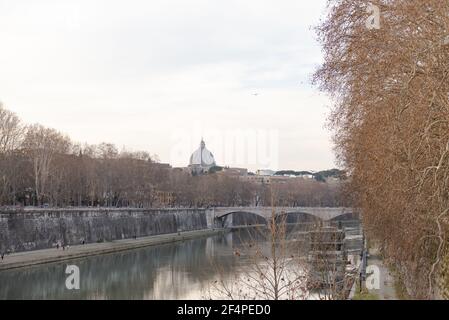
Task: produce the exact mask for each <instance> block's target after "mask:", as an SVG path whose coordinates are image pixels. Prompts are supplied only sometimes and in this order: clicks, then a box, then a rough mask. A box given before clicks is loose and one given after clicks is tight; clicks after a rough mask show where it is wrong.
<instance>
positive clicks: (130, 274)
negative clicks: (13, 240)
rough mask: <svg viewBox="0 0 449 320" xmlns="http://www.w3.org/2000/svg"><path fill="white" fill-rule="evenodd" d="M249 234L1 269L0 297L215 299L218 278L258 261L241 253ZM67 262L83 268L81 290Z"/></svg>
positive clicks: (2, 298)
mask: <svg viewBox="0 0 449 320" xmlns="http://www.w3.org/2000/svg"><path fill="white" fill-rule="evenodd" d="M249 235H250V236H251V239H252V241H253V240H254V235H253V234H252V233H250V232H248V231H239V232H233V233H228V234H224V235H216V236H211V237H208V238H197V239H193V240H188V241H185V242H178V243H173V244H167V245H159V246H153V247H147V248H143V249H136V250H130V251H125V252H119V253H114V254H107V255H100V256H93V257H87V258H84V259H80V260H73V261H66V262H62V263H53V264H46V265H40V266H34V267H28V268H21V269H15V270H7V271H2V272H0V300H4V299H13V300H14V299H33V300H41V299H138V300H142V299H163V300H166V299H210V298H212V297H211V294H210V292H211V289H212V291H213V289H214V287H216V286H215V285H214V283H215V281H217V279H223V278H231V277H234V276H236V275H238V274H239V273H242V270H246V269H247V268H248V267H250V264H252V263H253V261H252V259H251V257H249V256H248V257H245V256H244V255H243V256H242V255H239V254H236V252H242V246H243V243H247V242H248V241H247V240H245V239H247V238H248V237H249ZM257 241H258V242H261V241H262V240H257ZM262 242H264V241H262ZM68 265H76V266H78V268H79V270H80V289H79V290H68V289H67V288H66V284H65V282H66V278H67V277H68V275H67V274H66V268H67V266H68Z"/></svg>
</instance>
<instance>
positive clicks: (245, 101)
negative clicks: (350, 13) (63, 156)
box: [0, 0, 335, 170]
mask: <svg viewBox="0 0 449 320" xmlns="http://www.w3.org/2000/svg"><path fill="white" fill-rule="evenodd" d="M325 2H326V1H325V0H314V1H303V0H301V1H299V0H282V1H279V0H226V1H218V0H190V1H186V0H160V1H157V0H151V1H148V0H147V1H140V0H127V1H115V0H112V1H111V0H79V1H76V2H75V1H71V0H54V1H50V0H41V1H33V0H0V101H1V102H3V104H4V106H5V107H6V108H7V109H9V110H12V111H14V112H15V113H17V114H18V115H19V116H20V117H21V118H22V119H23V121H24V122H26V123H41V124H43V125H45V126H48V127H52V128H55V129H57V130H59V131H61V132H63V133H65V134H67V135H69V136H70V137H71V138H72V139H73V140H74V141H77V142H80V143H89V144H97V143H101V142H111V143H114V144H116V145H117V146H118V147H119V148H120V149H121V148H124V147H126V149H127V150H134V151H137V150H146V151H148V152H150V153H151V154H157V155H158V157H159V159H160V161H161V162H168V163H170V164H172V165H173V166H186V165H187V164H188V160H189V157H190V154H191V153H192V152H193V151H194V149H196V148H198V146H199V144H200V141H201V138H204V140H205V142H206V147H207V148H208V149H209V150H211V151H212V152H213V154H214V155H215V159H216V162H217V164H219V165H224V166H232V167H247V168H249V169H251V170H256V169H273V170H281V169H294V170H321V169H328V168H332V167H334V166H335V163H334V162H335V159H334V155H333V150H332V143H331V133H330V132H329V131H328V130H327V129H326V128H325V122H326V119H327V116H328V114H329V108H330V105H331V101H330V99H329V98H328V97H326V96H325V95H324V94H322V93H320V92H319V91H318V90H317V88H315V87H313V86H312V85H311V84H310V78H311V75H312V73H313V72H314V70H316V68H317V67H318V66H319V65H320V63H321V62H322V52H321V49H320V46H319V44H318V42H317V41H316V36H315V33H314V31H313V27H314V26H316V25H318V24H319V22H320V20H322V19H323V18H324V17H325V9H326V3H325Z"/></svg>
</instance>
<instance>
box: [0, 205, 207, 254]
mask: <svg viewBox="0 0 449 320" xmlns="http://www.w3.org/2000/svg"><path fill="white" fill-rule="evenodd" d="M209 215H210V213H209V211H207V210H205V209H35V210H24V211H0V252H6V251H7V250H11V251H12V252H20V251H28V250H39V249H46V248H52V247H54V246H55V245H56V243H58V242H59V243H61V244H62V243H65V244H67V245H77V244H80V243H82V242H83V241H85V243H96V242H105V241H113V240H120V239H129V238H133V237H144V236H152V235H160V234H167V233H176V232H179V231H193V230H202V229H208V228H212V221H213V217H210V216H209Z"/></svg>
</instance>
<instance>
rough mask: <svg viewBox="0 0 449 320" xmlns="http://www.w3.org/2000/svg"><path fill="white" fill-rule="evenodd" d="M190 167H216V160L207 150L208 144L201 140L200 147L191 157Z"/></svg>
mask: <svg viewBox="0 0 449 320" xmlns="http://www.w3.org/2000/svg"><path fill="white" fill-rule="evenodd" d="M189 165H190V166H201V167H204V168H208V167H213V166H215V159H214V155H213V154H212V152H210V151H209V150H207V148H206V144H205V143H204V141H203V140H201V144H200V147H199V148H198V149H197V150H196V151H195V152H194V153H192V156H191V157H190V164H189Z"/></svg>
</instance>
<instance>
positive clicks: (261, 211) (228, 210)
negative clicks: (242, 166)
mask: <svg viewBox="0 0 449 320" xmlns="http://www.w3.org/2000/svg"><path fill="white" fill-rule="evenodd" d="M208 210H212V214H213V216H214V217H215V218H216V219H217V218H224V217H226V216H228V215H231V214H233V213H250V214H255V215H258V216H261V217H263V218H264V219H266V220H269V219H270V218H271V217H272V214H273V210H274V211H275V215H276V216H279V215H282V214H293V213H298V214H300V213H304V214H308V215H311V216H314V217H316V218H319V219H321V220H323V221H329V220H332V219H335V218H337V217H339V216H343V215H346V214H352V213H353V212H354V210H353V209H352V208H344V207H336V208H326V207H275V208H272V207H215V208H210V209H208Z"/></svg>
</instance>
